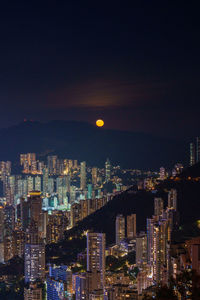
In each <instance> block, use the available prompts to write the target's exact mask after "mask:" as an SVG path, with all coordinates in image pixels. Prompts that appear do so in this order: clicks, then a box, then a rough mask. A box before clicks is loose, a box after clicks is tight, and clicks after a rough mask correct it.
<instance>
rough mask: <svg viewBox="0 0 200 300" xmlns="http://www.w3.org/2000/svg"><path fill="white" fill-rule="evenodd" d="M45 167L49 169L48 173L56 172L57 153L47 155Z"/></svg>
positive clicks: (53, 173) (54, 173)
mask: <svg viewBox="0 0 200 300" xmlns="http://www.w3.org/2000/svg"><path fill="white" fill-rule="evenodd" d="M47 164H48V165H47V167H48V171H49V175H56V174H57V155H49V156H48V157H47Z"/></svg>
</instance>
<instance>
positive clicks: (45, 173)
mask: <svg viewBox="0 0 200 300" xmlns="http://www.w3.org/2000/svg"><path fill="white" fill-rule="evenodd" d="M48 179H49V171H48V169H47V168H44V169H43V185H42V192H43V195H46V194H47V193H48Z"/></svg>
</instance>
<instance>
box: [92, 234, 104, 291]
mask: <svg viewBox="0 0 200 300" xmlns="http://www.w3.org/2000/svg"><path fill="white" fill-rule="evenodd" d="M105 246H106V235H105V233H91V232H90V233H88V234H87V271H88V272H92V273H93V272H94V273H97V272H100V274H101V288H103V287H104V284H105Z"/></svg>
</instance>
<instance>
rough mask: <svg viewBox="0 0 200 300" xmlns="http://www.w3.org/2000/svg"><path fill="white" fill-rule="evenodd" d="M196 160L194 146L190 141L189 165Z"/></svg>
mask: <svg viewBox="0 0 200 300" xmlns="http://www.w3.org/2000/svg"><path fill="white" fill-rule="evenodd" d="M195 162H196V158H195V146H194V143H190V166H193V165H194V164H195Z"/></svg>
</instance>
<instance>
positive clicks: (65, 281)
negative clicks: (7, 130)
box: [0, 153, 200, 300]
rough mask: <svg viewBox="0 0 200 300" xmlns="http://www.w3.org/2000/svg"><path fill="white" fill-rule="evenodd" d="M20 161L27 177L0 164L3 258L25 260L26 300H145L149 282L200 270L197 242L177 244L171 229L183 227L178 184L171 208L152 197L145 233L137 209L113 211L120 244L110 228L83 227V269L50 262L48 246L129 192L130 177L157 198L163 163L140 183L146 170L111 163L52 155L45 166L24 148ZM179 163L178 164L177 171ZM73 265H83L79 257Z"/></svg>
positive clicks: (170, 194)
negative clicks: (130, 258) (116, 264)
mask: <svg viewBox="0 0 200 300" xmlns="http://www.w3.org/2000/svg"><path fill="white" fill-rule="evenodd" d="M20 165H21V167H22V173H23V174H19V175H12V173H11V163H10V162H0V178H1V183H2V192H3V195H2V197H1V198H0V263H6V262H8V261H9V260H10V259H11V258H13V257H15V256H18V257H21V258H23V257H24V280H25V288H24V299H25V300H36V299H37V300H42V299H43V297H44V294H45V295H46V296H45V297H46V299H47V300H61V299H69V300H72V299H75V300H124V299H135V300H140V299H142V297H143V296H144V294H145V293H147V292H148V293H149V294H150V295H153V292H154V290H153V288H152V287H155V286H158V285H168V284H169V280H170V277H171V276H173V277H174V278H176V277H177V275H178V274H180V273H181V272H182V271H183V270H185V269H195V270H196V271H197V272H198V273H199V274H200V258H199V253H200V239H199V238H195V239H191V240H188V241H185V242H184V243H174V242H173V243H172V238H171V236H172V231H173V230H174V229H176V228H178V226H179V212H178V209H177V191H176V190H175V189H171V190H169V191H168V203H167V205H165V202H164V199H162V198H160V197H155V198H154V215H153V216H152V217H151V218H148V219H147V226H146V231H143V232H137V225H136V224H137V220H136V214H135V213H132V214H130V215H123V214H118V215H116V219H115V243H114V244H113V245H110V246H109V247H108V246H106V234H105V233H102V232H85V233H84V234H86V235H87V243H86V245H85V247H86V250H85V252H83V253H80V257H81V256H83V257H84V258H85V259H86V269H84V270H80V271H76V272H75V271H73V267H72V266H73V265H69V266H66V265H60V266H59V265H57V266H56V265H52V264H47V263H46V261H45V246H46V245H47V244H52V243H58V242H59V241H61V240H62V239H63V237H64V233H65V231H66V230H67V229H70V228H72V227H74V226H75V225H77V224H78V222H79V221H81V220H83V219H84V218H86V217H87V216H88V215H90V214H92V213H93V212H95V211H96V210H98V209H100V208H101V207H103V206H104V205H105V204H106V203H107V202H108V201H110V200H111V199H112V197H113V195H115V194H116V193H120V192H121V191H123V190H125V189H126V188H127V187H128V185H125V184H124V177H125V176H126V175H127V174H128V175H131V176H136V178H138V180H136V183H137V184H138V188H139V189H140V188H145V189H147V190H151V191H152V193H153V194H155V195H156V193H155V191H154V187H155V184H156V182H158V181H161V180H164V179H165V178H166V176H167V175H168V174H167V172H166V171H165V169H164V168H161V169H160V173H158V174H156V173H153V172H152V173H151V172H147V173H146V174H145V176H146V178H144V180H143V181H142V182H143V184H142V186H140V183H141V178H142V176H143V175H144V174H142V172H141V171H139V170H120V168H119V167H111V164H110V161H109V160H107V161H106V163H105V168H103V169H99V168H96V167H93V168H90V167H87V166H86V162H81V163H80V164H78V162H77V160H67V159H64V160H63V159H62V160H61V159H58V157H57V156H49V157H48V158H47V164H44V162H41V161H38V160H36V155H35V154H34V153H27V154H21V156H20ZM182 168H183V167H182V165H181V164H176V165H175V167H174V169H173V170H174V173H173V174H174V175H173V174H172V176H176V175H177V174H179V173H180V172H181V170H182ZM120 174H121V175H122V176H121V177H120ZM109 184H111V186H112V191H111V192H109V191H108V186H109ZM113 185H114V188H113ZM102 221H103V220H102ZM132 254H134V255H135V261H134V262H131V263H130V262H128V261H127V259H126V258H127V257H128V256H130V255H132ZM107 256H110V257H112V258H114V259H116V260H119V261H120V260H121V261H124V262H123V264H122V265H119V267H117V269H115V270H113V269H112V268H111V267H112V263H111V265H110V266H108V265H106V257H107ZM123 258H124V260H123ZM74 263H75V265H78V264H79V258H77V262H74ZM177 293H178V291H177Z"/></svg>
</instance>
